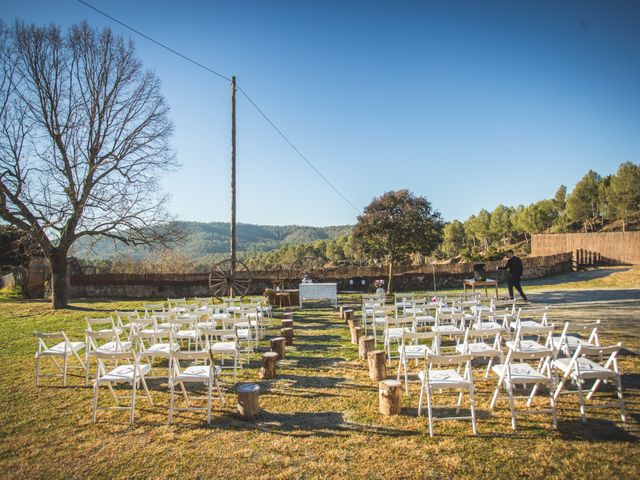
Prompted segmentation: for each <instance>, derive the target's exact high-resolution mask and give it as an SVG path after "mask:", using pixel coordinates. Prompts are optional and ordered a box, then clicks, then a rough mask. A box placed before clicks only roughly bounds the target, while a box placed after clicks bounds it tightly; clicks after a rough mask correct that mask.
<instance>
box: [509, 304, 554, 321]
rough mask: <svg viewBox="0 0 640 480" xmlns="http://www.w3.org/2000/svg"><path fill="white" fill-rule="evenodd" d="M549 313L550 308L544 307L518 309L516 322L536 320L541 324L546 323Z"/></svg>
mask: <svg viewBox="0 0 640 480" xmlns="http://www.w3.org/2000/svg"><path fill="white" fill-rule="evenodd" d="M548 312H549V307H548V306H543V307H533V308H532V307H527V308H524V307H521V308H519V309H518V313H517V315H516V320H526V319H529V320H536V321H540V322H541V323H546V321H547V314H548Z"/></svg>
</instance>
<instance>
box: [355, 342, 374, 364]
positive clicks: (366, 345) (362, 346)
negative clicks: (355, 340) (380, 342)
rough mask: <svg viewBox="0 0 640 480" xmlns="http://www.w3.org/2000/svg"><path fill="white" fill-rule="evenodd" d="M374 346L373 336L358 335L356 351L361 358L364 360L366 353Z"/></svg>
mask: <svg viewBox="0 0 640 480" xmlns="http://www.w3.org/2000/svg"><path fill="white" fill-rule="evenodd" d="M374 348H376V347H375V341H374V339H373V337H360V342H359V344H358V353H359V355H360V359H361V360H366V359H367V354H368V353H369V352H370V351H372V350H373V349H374Z"/></svg>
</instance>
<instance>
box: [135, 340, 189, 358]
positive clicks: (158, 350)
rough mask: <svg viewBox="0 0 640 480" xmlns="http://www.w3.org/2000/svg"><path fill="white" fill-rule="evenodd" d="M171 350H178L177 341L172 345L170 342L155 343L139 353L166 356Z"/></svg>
mask: <svg viewBox="0 0 640 480" xmlns="http://www.w3.org/2000/svg"><path fill="white" fill-rule="evenodd" d="M172 350H173V351H177V350H180V345H179V344H177V343H174V344H173V346H172V345H171V344H170V343H156V344H153V345H151V346H150V347H149V348H147V349H146V350H145V351H144V352H140V355H147V356H163V357H168V356H169V353H171V351H172Z"/></svg>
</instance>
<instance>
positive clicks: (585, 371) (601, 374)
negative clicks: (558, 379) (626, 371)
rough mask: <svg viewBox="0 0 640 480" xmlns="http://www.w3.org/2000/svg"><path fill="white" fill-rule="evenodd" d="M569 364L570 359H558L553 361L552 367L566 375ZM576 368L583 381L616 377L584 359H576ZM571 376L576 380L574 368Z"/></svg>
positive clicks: (597, 364)
mask: <svg viewBox="0 0 640 480" xmlns="http://www.w3.org/2000/svg"><path fill="white" fill-rule="evenodd" d="M569 363H571V359H570V358H558V359H557V360H554V362H553V366H554V367H556V368H557V369H558V370H562V372H564V373H567V370H569ZM578 368H579V370H580V377H581V378H583V379H591V378H615V377H616V372H614V371H613V370H609V369H608V368H604V367H603V366H602V365H600V364H599V363H596V362H594V361H593V360H591V359H590V358H586V357H580V358H579V359H578ZM571 376H572V377H573V378H578V372H576V370H575V368H574V370H573V372H572V373H571Z"/></svg>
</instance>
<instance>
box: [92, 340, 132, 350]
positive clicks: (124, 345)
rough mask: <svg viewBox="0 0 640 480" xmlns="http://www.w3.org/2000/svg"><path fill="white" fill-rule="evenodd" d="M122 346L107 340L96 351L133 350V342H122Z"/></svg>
mask: <svg viewBox="0 0 640 480" xmlns="http://www.w3.org/2000/svg"><path fill="white" fill-rule="evenodd" d="M120 345H121V347H122V348H118V344H117V343H116V342H107V343H105V344H103V345H100V346H99V347H98V348H97V349H96V352H98V353H114V352H126V351H127V350H131V342H129V341H126V342H120Z"/></svg>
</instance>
